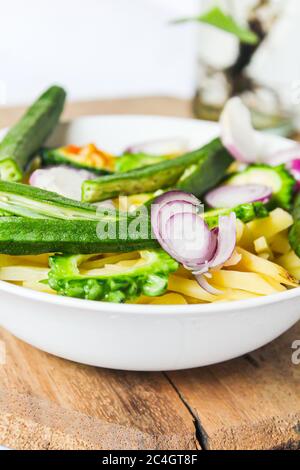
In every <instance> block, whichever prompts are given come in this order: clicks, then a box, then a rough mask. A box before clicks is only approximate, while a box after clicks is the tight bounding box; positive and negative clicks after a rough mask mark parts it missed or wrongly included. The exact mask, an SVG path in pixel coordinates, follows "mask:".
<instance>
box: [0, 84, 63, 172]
mask: <svg viewBox="0 0 300 470" xmlns="http://www.w3.org/2000/svg"><path fill="white" fill-rule="evenodd" d="M65 98H66V92H65V91H64V90H63V89H62V88H60V87H58V86H53V87H51V88H49V89H48V90H47V91H46V92H45V93H44V94H43V95H42V96H40V98H38V100H37V101H36V102H35V103H34V104H33V105H32V106H31V107H30V108H29V109H28V111H27V112H26V113H25V115H24V116H23V117H22V118H21V119H20V121H19V122H18V123H17V124H16V125H15V126H14V127H12V128H11V129H10V131H8V133H7V134H6V136H5V137H4V139H3V140H2V142H1V143H0V176H1V179H2V180H7V181H20V180H21V179H22V174H23V170H24V169H25V168H26V166H27V164H28V163H29V160H30V158H31V157H32V156H34V154H35V153H36V152H37V151H38V150H39V148H40V147H41V146H42V145H43V143H44V142H45V140H46V139H47V138H48V137H49V135H50V134H51V132H52V131H53V129H54V128H55V126H56V124H57V123H58V120H59V117H60V115H61V112H62V110H63V107H64V102H65Z"/></svg>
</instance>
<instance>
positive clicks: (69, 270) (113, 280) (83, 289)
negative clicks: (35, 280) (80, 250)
mask: <svg viewBox="0 0 300 470" xmlns="http://www.w3.org/2000/svg"><path fill="white" fill-rule="evenodd" d="M89 258H90V256H88V257H87V256H82V255H78V256H67V255H56V256H53V257H51V258H50V268H51V269H50V272H49V277H48V281H49V285H50V287H51V288H52V289H53V290H55V291H57V292H58V293H59V294H61V295H66V296H69V297H78V298H82V299H88V300H103V301H106V302H117V303H121V302H126V301H128V300H131V299H135V298H137V297H138V296H140V295H146V296H149V297H156V296H159V295H162V294H164V293H165V291H166V289H167V286H168V276H169V274H170V273H172V272H175V271H176V270H177V268H178V264H177V263H176V261H174V260H173V259H172V258H171V257H170V256H169V255H167V254H166V253H165V252H164V251H163V250H154V251H142V252H140V259H139V260H137V261H136V263H135V264H133V265H132V266H129V267H127V266H123V265H119V264H118V263H116V264H114V265H105V266H104V267H103V268H101V269H94V270H88V271H84V272H80V270H79V267H80V264H82V263H83V262H84V261H86V260H87V259H89Z"/></svg>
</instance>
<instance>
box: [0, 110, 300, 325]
mask: <svg viewBox="0 0 300 470" xmlns="http://www.w3.org/2000/svg"><path fill="white" fill-rule="evenodd" d="M89 119H95V120H96V119H111V120H116V119H124V120H135V119H141V120H147V119H149V120H157V121H159V120H165V121H177V122H180V121H182V122H193V123H194V124H200V125H201V123H205V125H206V126H210V127H211V129H214V128H215V129H216V130H217V129H218V123H214V122H210V121H201V120H199V119H195V118H191V117H180V116H159V115H155V114H107V115H106V114H88V115H84V116H78V117H76V118H74V119H67V120H64V121H62V122H60V123H59V125H58V127H59V126H60V125H70V124H72V123H75V122H78V121H84V120H89ZM8 129H9V127H4V128H1V129H0V136H1V135H2V134H3V133H5V132H7V131H8ZM272 137H273V138H277V139H278V141H279V140H281V141H285V142H292V141H291V140H290V139H287V138H284V137H281V136H276V135H273V136H272ZM1 292H5V293H7V294H11V295H14V296H17V297H18V298H24V299H27V300H32V301H37V302H42V303H44V302H45V303H49V304H52V305H56V306H58V307H59V306H61V307H71V308H74V309H77V310H78V309H80V310H90V311H98V312H105V313H107V314H109V313H117V314H126V313H127V314H137V315H139V316H141V315H143V316H149V315H150V316H151V315H162V314H163V315H165V314H166V315H170V314H172V315H175V316H181V315H187V314H193V315H194V314H197V315H201V314H217V313H223V312H224V313H225V312H230V313H233V312H236V311H238V310H249V309H252V308H256V307H261V306H264V305H269V304H275V303H278V302H283V301H285V300H290V299H294V298H295V297H298V296H299V297H300V286H299V287H296V288H294V289H290V290H287V291H285V292H279V293H274V294H269V295H266V296H259V297H256V298H250V299H244V300H237V301H225V302H224V303H221V302H220V303H217V304H216V303H207V304H201V303H200V304H192V305H191V304H187V305H176V304H174V305H149V304H117V303H109V302H102V301H93V300H84V299H77V298H72V297H64V296H60V295H52V294H48V293H46V292H38V291H35V290H32V289H28V288H26V287H23V286H18V285H14V284H10V283H9V282H7V281H1V280H0V293H1Z"/></svg>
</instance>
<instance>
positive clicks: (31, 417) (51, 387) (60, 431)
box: [0, 98, 300, 450]
mask: <svg viewBox="0 0 300 470" xmlns="http://www.w3.org/2000/svg"><path fill="white" fill-rule="evenodd" d="M21 111H22V110H21V109H10V110H8V109H7V110H5V109H3V108H2V109H1V108H0V127H2V126H4V125H8V124H11V123H12V122H14V120H15V119H16V118H17V117H18V116H19V115H20V112H21ZM97 113H102V114H112V113H144V114H160V115H173V116H174V115H177V116H189V115H190V105H189V103H187V102H185V101H181V100H177V99H171V98H145V99H141V98H140V99H128V100H126V99H125V100H116V101H99V102H90V103H78V104H72V105H69V106H68V108H67V110H66V113H65V118H70V117H74V116H79V115H83V114H97ZM0 308H1V304H0ZM299 308H300V306H299ZM282 314H283V315H284V312H282ZM41 315H42V312H41ZM296 340H300V324H298V325H297V326H296V327H294V328H293V329H292V330H290V331H289V332H288V333H286V334H285V335H284V336H282V337H281V338H279V339H278V340H277V341H275V342H273V343H272V344H270V345H268V346H266V347H264V348H262V349H260V350H258V351H256V352H254V353H252V354H249V355H247V356H245V357H242V358H240V359H236V360H234V361H230V362H227V363H224V364H220V365H216V366H213V367H206V368H202V369H195V370H188V371H182V372H171V373H136V372H121V371H111V370H105V369H97V368H94V367H87V366H83V365H78V364H75V363H72V362H68V361H65V360H62V359H59V358H56V357H53V356H51V355H48V354H46V353H43V352H41V351H38V350H36V349H34V348H32V347H31V346H28V345H26V344H25V343H23V342H22V341H19V340H17V339H16V338H14V337H13V336H12V335H10V334H9V333H8V332H7V331H5V330H0V347H2V349H4V348H5V350H6V361H3V362H5V363H4V364H2V365H1V364H0V443H2V444H4V445H6V446H8V447H11V448H16V449H105V450H110V449H160V450H166V449H177V450H181V449H201V448H204V449H279V448H284V449H296V448H300V365H298V366H297V365H293V363H292V352H293V350H292V344H293V343H294V341H296ZM1 341H2V342H1ZM216 347H218V345H216ZM0 362H1V361H0Z"/></svg>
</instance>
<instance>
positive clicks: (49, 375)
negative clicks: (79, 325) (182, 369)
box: [0, 312, 197, 450]
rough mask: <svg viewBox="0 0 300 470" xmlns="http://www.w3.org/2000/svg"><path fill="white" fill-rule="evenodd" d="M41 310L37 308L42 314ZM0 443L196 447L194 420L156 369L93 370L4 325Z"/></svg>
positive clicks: (47, 446) (17, 446)
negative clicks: (30, 341) (21, 337)
mask: <svg viewBox="0 0 300 470" xmlns="http://www.w3.org/2000/svg"><path fill="white" fill-rule="evenodd" d="M41 314H42V312H41ZM0 339H1V340H2V341H3V342H4V344H5V348H6V361H5V364H3V365H1V366H0V384H1V385H0V442H1V444H4V445H6V446H8V447H10V448H15V449H106V450H109V449H196V446H197V443H196V437H195V427H194V424H193V419H192V416H191V415H190V413H189V412H188V410H187V408H186V407H185V406H184V404H183V403H182V401H181V400H180V398H179V396H178V395H177V393H176V391H175V390H174V388H173V387H172V386H171V385H170V383H169V382H168V380H167V379H166V378H165V377H164V375H163V374H161V373H130V372H118V371H109V370H104V369H97V368H94V367H88V366H83V365H79V364H75V363H72V362H68V361H64V360H62V359H59V358H56V357H54V356H51V355H49V354H46V353H43V352H41V351H38V350H37V349H35V348H33V347H31V346H28V345H26V344H25V343H23V342H21V341H19V340H17V339H16V338H14V337H13V336H12V335H10V334H9V333H8V332H6V331H4V330H0Z"/></svg>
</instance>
